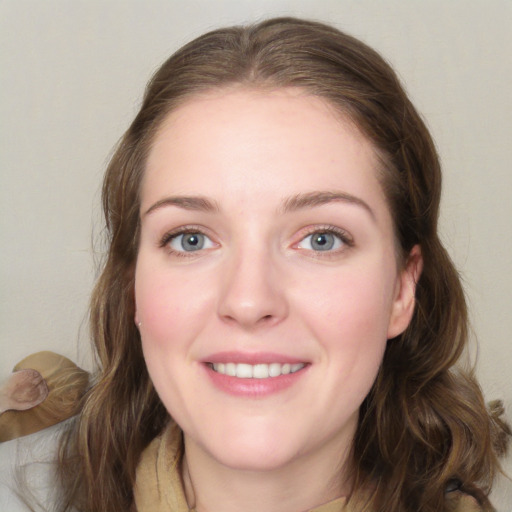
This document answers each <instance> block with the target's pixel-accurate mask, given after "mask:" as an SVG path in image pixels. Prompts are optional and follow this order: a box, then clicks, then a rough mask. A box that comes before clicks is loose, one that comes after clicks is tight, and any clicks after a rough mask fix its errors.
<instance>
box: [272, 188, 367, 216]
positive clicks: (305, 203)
mask: <svg viewBox="0 0 512 512" xmlns="http://www.w3.org/2000/svg"><path fill="white" fill-rule="evenodd" d="M338 202H341V203H348V204H353V205H356V206H360V207H361V208H363V209H364V210H366V211H367V212H368V213H369V214H370V216H371V217H372V219H373V220H376V216H375V212H374V211H373V210H372V209H371V208H370V206H369V205H368V203H366V202H365V201H363V200H362V199H360V198H359V197H356V196H353V195H352V194H347V193H346V192H332V191H318V192H308V193H305V194H297V195H295V196H292V197H290V198H289V199H287V200H286V201H285V202H284V203H283V207H282V212H283V213H288V212H294V211H297V210H302V209H305V208H314V207H316V206H323V205H326V204H329V203H338Z"/></svg>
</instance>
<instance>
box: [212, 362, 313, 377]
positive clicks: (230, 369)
mask: <svg viewBox="0 0 512 512" xmlns="http://www.w3.org/2000/svg"><path fill="white" fill-rule="evenodd" d="M209 366H210V368H212V369H213V371H215V372H217V373H220V374H221V375H228V376H229V377H237V378H239V379H268V378H273V377H280V376H281V375H288V374H290V373H295V372H298V371H299V370H302V368H304V366H306V365H305V364H304V363H295V364H290V363H283V364H281V363H270V364H265V363H261V364H254V365H253V364H246V363H210V364H209Z"/></svg>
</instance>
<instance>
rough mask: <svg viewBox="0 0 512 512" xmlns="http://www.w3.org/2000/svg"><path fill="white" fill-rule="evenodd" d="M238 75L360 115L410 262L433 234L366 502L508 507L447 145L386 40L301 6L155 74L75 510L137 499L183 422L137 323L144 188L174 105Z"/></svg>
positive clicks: (82, 444) (111, 191) (375, 505)
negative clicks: (499, 480) (150, 157)
mask: <svg viewBox="0 0 512 512" xmlns="http://www.w3.org/2000/svg"><path fill="white" fill-rule="evenodd" d="M231 84H242V85H246V86H250V87H256V88H269V89H273V88H279V87H298V88H301V89H302V90H304V91H306V92H308V93H310V94H312V95H316V96H319V97H321V98H323V99H325V100H326V101H327V102H328V103H330V104H331V105H332V106H334V107H335V108H336V109H337V110H338V111H339V112H340V113H341V114H342V115H344V116H348V118H350V119H351V120H352V121H353V122H354V123H355V124H356V125H357V126H358V127H359V129H360V130H361V132H362V133H363V134H364V135H365V136H366V137H367V138H368V139H369V140H370V141H371V142H372V144H373V146H374V147H375V149H376V152H377V154H378V155H379V157H380V160H381V169H380V178H381V181H382V186H383V189H384V191H385V193H386V196H387V199H388V201H389V206H390V209H391V212H392V214H393V218H394V223H395V231H396V238H397V246H399V248H400V251H401V255H402V259H405V257H406V255H407V254H408V253H409V251H410V249H411V248H412V247H413V246H414V245H415V244H420V246H421V250H422V255H423V260H424V270H423V273H422V275H421V278H420V279H419V282H418V285H417V307H416V310H415V313H414V318H413V320H412V322H411V324H410V326H409V328H408V329H407V331H406V332H405V333H404V334H402V335H400V336H398V337H397V338H395V339H392V340H390V341H389V342H388V347H387V350H386V353H385V356H384V361H383V364H382V367H381V369H380V372H379V374H378V377H377V379H376V382H375V384H374V386H373V388H372V390H371V392H370V394H369V396H368V397H367V398H366V400H365V401H364V403H363V405H362V407H361V410H360V420H359V426H358V430H357V433H356V437H355V440H354V446H353V462H354V464H353V471H354V487H353V493H352V496H353V498H354V499H356V498H357V496H358V495H360V493H361V490H362V489H366V490H368V489H372V490H373V492H372V493H371V496H370V501H369V502H368V504H367V505H366V506H365V507H364V510H372V511H386V512H398V511H399V510H400V511H404V510H408V511H414V512H417V511H418V510H422V511H425V512H428V511H439V510H444V509H445V507H446V504H445V502H446V493H445V491H446V489H447V486H449V485H450V482H453V481H454V480H456V481H457V482H460V486H461V488H462V490H465V491H466V492H469V493H472V494H473V495H474V496H476V497H477V498H478V500H479V501H480V502H481V504H482V505H483V506H484V509H485V510H492V508H491V506H490V504H489V502H488V500H487V494H488V491H489V488H490V484H491V481H492V479H493V475H494V473H495V471H496V469H497V468H498V467H499V466H498V462H497V457H496V451H495V449H494V448H493V440H492V434H493V428H494V427H493V425H494V423H493V422H492V419H491V417H490V416H489V413H488V412H487V410H486V407H485V404H484V401H483V398H482V394H481V392H480V389H479V387H478V385H477V383H476V381H475V379H474V378H473V376H472V374H471V373H464V372H463V371H462V370H458V369H455V367H454V365H455V363H456V362H457V361H458V360H459V358H460V356H461V354H462V352H463V349H464V347H465V345H466V343H467V313H466V305H465V300H464V294H463V291H462V288H461V284H460V280H459V277H458V275H457V272H456V270H455V269H454V266H453V264H452V262H451V260H450V258H449V256H448V254H447V253H446V251H445V249H444V248H443V246H442V244H441V242H440V240H439V238H438V234H437V219H438V212H439V201H440V192H441V173H440V167H439V160H438V157H437V154H436V150H435V147H434V144H433V141H432V139H431V137H430V134H429V132H428V130H427V128H426V127H425V124H424V123H423V121H422V119H421V117H420V116H419V114H418V113H417V112H416V110H415V108H414V107H413V105H412V104H411V102H410V101H409V99H408V98H407V96H406V94H405V92H404V90H403V88H402V87H401V85H400V83H399V81H398V79H397V77H396V75H395V73H394V72H393V70H392V69H391V68H390V66H389V65H388V64H387V63H386V62H385V61H384V60H383V59H382V58H381V57H380V56H379V55H378V54H377V53H376V52H375V51H374V50H372V49H371V48H369V47H368V46H366V45H365V44H363V43H362V42H360V41H358V40H357V39H354V38H352V37H350V36H348V35H346V34H343V33H341V32H339V31H338V30H336V29H334V28H332V27H329V26H327V25H323V24H320V23H315V22H310V21H302V20H297V19H291V18H280V19H272V20H268V21H264V22H262V23H259V24H256V25H252V26H248V27H233V28H227V29H221V30H216V31H213V32H210V33H208V34H206V35H203V36H201V37H199V38H198V39H196V40H194V41H192V42H191V43H189V44H187V45H186V46H184V47H183V48H182V49H181V50H179V51H178V52H177V53H175V54H174V55H173V56H171V57H170V58H169V60H167V61H166V62H165V63H164V64H163V65H162V67H161V68H160V69H159V70H158V71H157V73H156V74H155V75H154V77H153V78H152V80H151V81H150V82H149V84H148V87H147V89H146V93H145V96H144V100H143V104H142V106H141V109H140V112H139V113H138V115H137V116H136V118H135V120H134V121H133V123H132V125H131V126H130V127H129V129H128V131H127V132H126V134H125V135H124V137H123V138H122V140H121V142H120V144H119V146H118V148H117V151H116V152H115V154H114V156H113V158H112V160H111V162H110V165H109V167H108V169H107V172H106V176H105V181H104V185H103V208H104V213H105V220H106V226H107V234H108V254H107V259H106V262H105V265H104V268H103V272H102V274H101V276H100V278H99V280H98V283H97V285H96V288H95V290H94V294H93V297H92V303H91V326H92V336H93V339H94V343H95V348H96V352H97V355H98V363H99V368H100V370H99V373H98V376H97V380H96V382H95V385H94V386H93V387H92V389H91V390H90V392H89V394H88V397H87V400H86V403H85V406H84V408H83V411H82V413H81V415H80V416H79V418H78V419H77V421H76V425H75V426H74V427H73V429H72V430H71V431H70V433H68V437H67V438H66V439H65V441H64V443H63V445H62V461H61V462H62V463H61V472H62V477H63V481H64V482H65V489H66V492H65V493H64V494H63V497H64V501H63V509H65V508H66V507H69V506H71V505H74V506H76V507H77V508H78V509H79V510H84V511H85V510H86V511H88V512H96V511H108V512H113V511H126V510H128V509H130V507H132V506H133V494H132V488H133V485H134V478H135V469H136V466H137V463H138V460H139V457H140V455H141V452H142V450H143V449H144V448H145V447H146V446H147V445H148V443H149V442H150V441H151V439H153V438H154V437H155V435H156V434H157V433H158V432H159V431H160V430H161V429H162V428H163V426H164V425H165V423H166V421H168V414H167V412H166V410H165V408H164V407H163V405H162V404H161V402H160V400H159V398H158V396H157V395H156V392H155V390H154V388H153V386H152V384H151V381H150V378H149V376H148V372H147V370H146V367H145V364H144V359H143V355H142V350H141V343H140V337H139V333H138V331H137V329H136V327H135V325H134V299H133V275H134V266H135V263H136V259H137V247H138V239H139V187H140V183H141V179H142V176H143V173H144V165H145V160H146V157H147V154H148V151H149V149H150V148H151V142H152V140H153V138H154V134H155V132H156V130H157V129H158V128H159V126H160V125H161V123H162V120H163V119H164V118H165V117H166V116H167V115H168V113H169V112H170V111H172V110H173V109H174V108H176V106H177V105H178V104H179V103H181V102H183V101H185V100H186V99H187V98H189V97H190V96H192V95H194V94H197V93H199V92H202V91H207V90H209V89H214V88H219V87H224V86H228V85H231ZM70 466H72V468H73V471H72V472H70V471H69V468H70ZM70 475H71V476H70ZM366 507H367V508H366Z"/></svg>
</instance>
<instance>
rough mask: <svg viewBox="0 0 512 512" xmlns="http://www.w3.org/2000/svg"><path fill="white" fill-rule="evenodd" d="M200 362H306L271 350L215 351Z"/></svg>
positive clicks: (253, 363)
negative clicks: (250, 351) (252, 351)
mask: <svg viewBox="0 0 512 512" xmlns="http://www.w3.org/2000/svg"><path fill="white" fill-rule="evenodd" d="M201 362H202V363H245V364H252V365H255V364H271V363H281V364H286V363H288V364H297V363H308V361H306V360H305V359H300V358H298V357H291V356H288V355H284V354H277V353H273V352H255V353H249V352H235V351H232V352H215V354H210V355H208V356H207V357H204V358H203V359H202V361H201Z"/></svg>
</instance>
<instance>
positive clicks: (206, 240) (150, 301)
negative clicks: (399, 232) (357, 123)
mask: <svg viewBox="0 0 512 512" xmlns="http://www.w3.org/2000/svg"><path fill="white" fill-rule="evenodd" d="M377 166H378V164H377V158H376V156H375V154H374V151H373V150H372V147H371V145H370V143H369V142H368V141H367V140H366V139H365V138H364V137H363V136H362V135H361V134H360V133H359V132H358V131H357V130H356V129H355V128H354V126H353V125H352V124H351V123H350V122H348V121H346V120H343V119H340V118H339V117H337V116H336V115H335V114H334V113H333V111H332V110H331V109H330V108H329V107H328V106H327V105H326V103H325V102H324V101H322V100H320V99H318V98H315V97H311V96H308V95H305V94H304V93H302V92H300V91H297V90H286V89H285V90H279V91H274V92H268V91H266V92H263V91H256V90H248V89H242V88H238V89H226V90H219V91H214V92H211V93H209V94H206V95H204V96H201V97H195V98H194V99H191V100H189V101H188V102H187V103H185V104H184V105H182V106H181V107H179V108H178V109H177V110H175V111H174V112H173V113H172V114H171V115H170V116H169V117H168V118H167V120H166V121H165V123H164V124H163V126H162V127H161V129H160V131H159V133H158V134H157V136H156V139H155V141H154V145H153V147H152V150H151V152H150V154H149V159H148V162H147V170H146V174H145V177H144V181H143V183H142V190H141V194H142V195H141V226H142V227H141V239H140V248H139V254H138V259H137V265H136V272H135V299H136V319H135V320H136V322H137V323H138V324H139V323H140V332H141V337H142V344H143V350H144V356H145V359H146V363H147V366H148V369H149V373H150V375H151V379H152V381H153V383H154V385H155V388H156V390H157V392H158V394H159V396H160V398H161V399H162V401H163V403H164V404H165V406H166V407H167V409H168V411H169V413H170V414H171V415H172V417H173V418H174V419H175V420H176V421H177V423H178V424H179V425H180V426H181V427H182V429H183V430H184V432H185V437H186V442H187V449H189V447H190V450H192V451H194V453H196V454H200V456H204V457H208V458H209V459H210V460H213V461H215V462H219V463H221V464H223V465H224V466H228V467H232V468H238V469H240V468H245V469H263V470H265V469H274V468H282V467H285V466H286V465H287V464H291V463H294V462H296V461H299V460H302V461H305V460H308V459H309V460H310V461H313V460H317V461H322V462H326V461H329V460H331V459H332V461H333V462H332V463H333V464H334V461H336V463H338V462H339V460H340V456H342V454H343V453H346V450H347V448H349V447H350V443H351V441H352V438H353V435H354V432H355V429H356V423H357V417H358V409H359V407H360V405H361V402H362V401H363V399H364V398H365V396H366V395H367V394H368V392H369V390H370V388H371V386H372V384H373V381H374V379H375V376H376V374H377V371H378V368H379V365H380V363H381V361H382V357H383V353H384V349H385V347H386V343H387V340H388V339H389V338H392V337H394V336H396V335H398V334H399V333H400V332H402V331H403V330H404V329H405V327H406V326H407V324H408V322H409V320H410V317H411V314H412V308H413V303H414V298H413V296H414V277H415V276H414V272H415V268H416V267H415V265H413V264H409V265H408V266H406V268H405V269H404V270H400V269H399V268H398V265H397V261H396V257H395V244H394V239H393V225H392V220H391V215H390V212H389V209H388V206H387V204H386V200H385V197H384V195H383V192H382V190H381V186H380V185H379V181H378V179H377Z"/></svg>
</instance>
